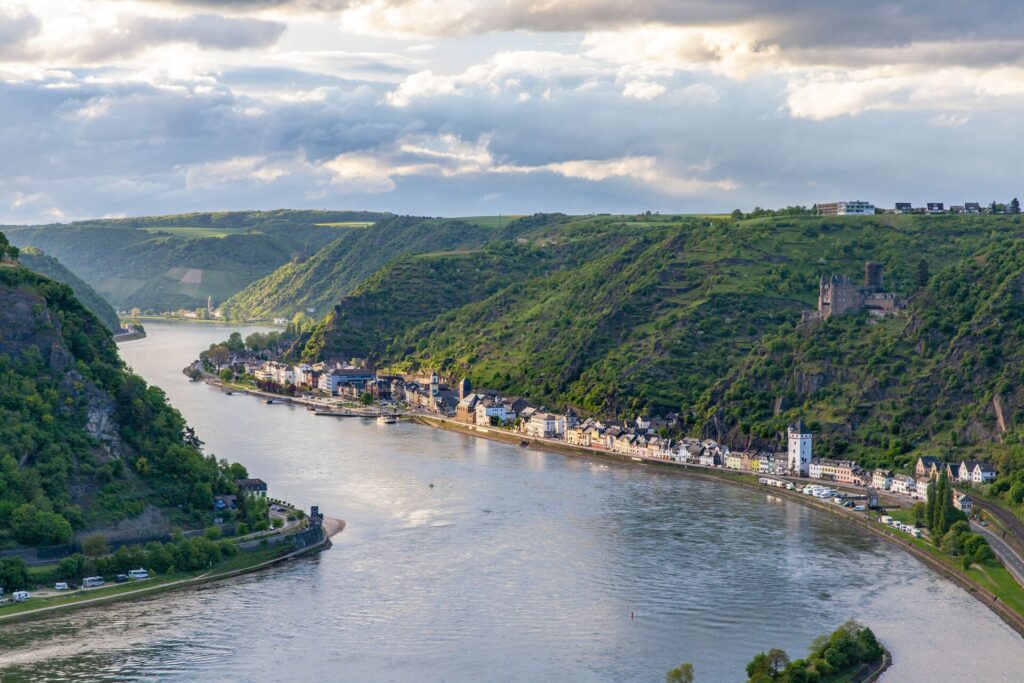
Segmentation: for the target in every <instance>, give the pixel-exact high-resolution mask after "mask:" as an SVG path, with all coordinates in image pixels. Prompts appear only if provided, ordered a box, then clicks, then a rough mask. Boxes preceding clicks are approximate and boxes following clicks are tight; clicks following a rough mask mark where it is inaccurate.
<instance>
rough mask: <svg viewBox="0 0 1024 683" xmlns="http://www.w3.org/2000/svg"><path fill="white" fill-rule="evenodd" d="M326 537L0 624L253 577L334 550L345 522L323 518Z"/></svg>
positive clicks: (0, 619) (2, 619)
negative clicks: (262, 557) (236, 565)
mask: <svg viewBox="0 0 1024 683" xmlns="http://www.w3.org/2000/svg"><path fill="white" fill-rule="evenodd" d="M323 529H324V534H323V538H322V539H321V540H320V542H319V543H315V544H312V545H308V546H306V547H304V548H299V549H298V550H294V551H292V552H290V553H287V554H285V555H281V556H280V557H275V558H272V559H270V560H266V561H263V562H259V563H257V564H253V565H249V566H245V567H239V568H237V569H231V570H228V571H217V570H211V571H209V572H206V573H204V574H200V575H198V576H193V577H189V578H187V579H180V580H178V581H171V582H169V583H162V584H157V585H153V586H140V587H139V588H136V589H134V590H129V591H123V592H120V593H113V594H110V595H100V596H97V597H94V598H90V597H86V596H87V595H88V594H83V597H82V599H81V600H75V601H73V602H66V603H62V604H59V605H50V606H46V607H37V608H35V609H30V610H24V611H21V612H11V613H9V614H3V615H0V625H2V624H9V623H13V622H16V621H28V620H31V619H39V618H43V617H47V616H51V615H54V614H57V613H60V612H65V611H68V610H73V609H79V608H82V607H96V606H99V605H106V604H110V603H114V602H121V601H123V600H134V599H137V598H141V597H149V596H152V595H158V594H160V593H164V592H167V591H172V590H180V589H183V588H194V587H197V586H201V585H203V584H206V583H212V582H214V581H223V580H225V579H231V578H235V577H238V576H242V575H244V574H250V573H252V572H256V571H260V570H261V569H266V568H268V567H272V566H275V565H278V564H281V563H283V562H287V561H288V560H292V559H295V558H297V557H300V556H302V555H307V554H311V553H315V552H320V551H322V550H326V549H327V548H329V547H331V537H333V536H335V535H337V534H339V533H341V532H342V531H343V530H344V529H345V522H344V520H340V519H334V518H332V517H325V518H324V526H323Z"/></svg>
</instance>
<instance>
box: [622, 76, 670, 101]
mask: <svg viewBox="0 0 1024 683" xmlns="http://www.w3.org/2000/svg"><path fill="white" fill-rule="evenodd" d="M667 90H668V88H666V87H665V86H663V85H662V84H661V83H655V82H653V81H647V80H636V81H630V82H629V83H627V84H626V87H624V88H623V89H622V96H623V97H632V98H633V99H635V100H653V99H655V98H657V97H661V96H662V95H664V94H665V92H666V91H667Z"/></svg>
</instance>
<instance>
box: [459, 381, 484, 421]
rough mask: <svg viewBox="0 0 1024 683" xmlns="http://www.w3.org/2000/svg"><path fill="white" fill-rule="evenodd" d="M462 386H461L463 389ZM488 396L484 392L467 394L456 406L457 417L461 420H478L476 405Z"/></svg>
mask: <svg viewBox="0 0 1024 683" xmlns="http://www.w3.org/2000/svg"><path fill="white" fill-rule="evenodd" d="M461 389H462V387H459V390H460V391H461ZM485 398H487V397H486V396H484V395H483V394H466V395H464V396H462V397H461V398H460V399H459V403H458V405H456V406H455V419H456V420H459V421H461V422H469V423H475V422H476V406H477V404H478V403H480V401H482V400H484V399H485Z"/></svg>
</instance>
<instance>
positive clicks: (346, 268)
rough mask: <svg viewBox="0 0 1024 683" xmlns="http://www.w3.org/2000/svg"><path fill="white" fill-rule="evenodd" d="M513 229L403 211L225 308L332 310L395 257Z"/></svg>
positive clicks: (244, 313) (241, 316)
mask: <svg viewBox="0 0 1024 683" xmlns="http://www.w3.org/2000/svg"><path fill="white" fill-rule="evenodd" d="M499 234H501V235H506V234H509V233H508V232H507V231H504V230H502V231H499V230H498V229H497V228H494V227H489V226H485V225H478V224H474V223H470V222H467V221H462V220H454V219H440V218H416V217H412V216H400V217H393V218H388V219H385V220H381V221H379V222H377V223H376V224H375V225H374V226H373V227H372V228H367V229H365V230H352V231H350V232H348V233H346V234H344V235H342V236H341V237H338V238H337V239H336V240H335V241H334V242H333V243H331V244H330V245H329V246H327V247H326V248H324V249H322V250H320V251H319V252H317V253H316V254H315V255H314V256H313V257H312V258H310V259H309V260H308V261H306V262H304V263H289V264H287V265H285V266H283V267H281V268H280V269H278V270H277V271H275V272H274V273H271V274H270V275H268V276H267V277H265V278H263V279H261V280H259V281H257V282H254V283H252V284H251V285H250V286H249V287H246V288H245V289H244V290H243V291H241V292H239V293H238V294H236V295H235V296H233V297H231V298H230V299H229V300H228V301H227V303H226V304H225V306H224V307H223V310H224V312H225V315H226V316H227V317H229V318H231V319H237V320H252V319H263V320H265V319H268V318H272V317H279V316H280V317H285V318H291V317H293V316H294V315H295V314H296V313H299V312H302V311H306V310H307V309H313V311H314V313H315V314H317V315H323V314H324V313H326V312H328V311H330V310H331V308H332V307H333V306H334V304H336V303H338V302H339V301H340V300H341V298H342V297H343V296H345V295H347V294H349V293H350V292H351V291H352V290H353V289H354V288H355V287H356V286H357V285H359V284H360V283H361V282H363V281H364V280H365V279H366V278H368V277H370V276H371V275H373V273H375V272H376V271H377V270H379V269H380V268H382V267H384V266H385V265H386V264H388V263H389V262H390V261H391V260H393V259H395V258H397V257H399V256H403V255H407V254H422V253H426V252H437V251H450V250H454V249H475V248H477V247H480V246H482V245H483V244H486V243H487V242H489V241H491V240H493V239H495V238H496V237H497V236H498V235H499Z"/></svg>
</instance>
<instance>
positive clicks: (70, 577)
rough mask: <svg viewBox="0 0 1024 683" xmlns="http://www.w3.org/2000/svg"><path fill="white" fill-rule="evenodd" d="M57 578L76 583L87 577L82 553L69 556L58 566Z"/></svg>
mask: <svg viewBox="0 0 1024 683" xmlns="http://www.w3.org/2000/svg"><path fill="white" fill-rule="evenodd" d="M57 576H59V577H60V578H62V579H64V580H65V581H75V580H78V579H81V578H82V577H83V576H85V557H84V556H83V555H82V554H81V553H75V554H74V555H69V556H68V557H65V558H64V559H63V560H61V561H60V564H58V565H57Z"/></svg>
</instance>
